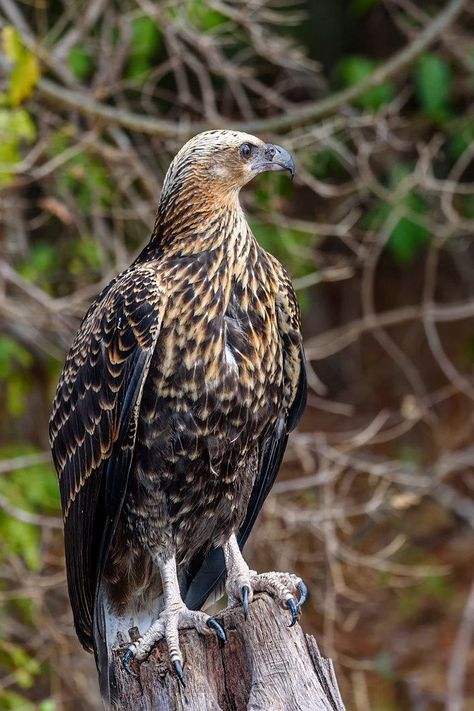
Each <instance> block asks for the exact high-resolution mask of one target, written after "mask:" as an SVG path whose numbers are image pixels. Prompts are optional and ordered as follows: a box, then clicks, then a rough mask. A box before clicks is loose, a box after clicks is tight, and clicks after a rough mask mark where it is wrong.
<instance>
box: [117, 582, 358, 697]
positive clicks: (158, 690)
mask: <svg viewBox="0 0 474 711" xmlns="http://www.w3.org/2000/svg"><path fill="white" fill-rule="evenodd" d="M217 618H218V619H219V621H221V622H222V624H223V626H224V628H225V630H226V634H227V639H228V641H227V643H226V644H222V643H220V642H219V641H218V640H217V638H216V637H215V636H214V635H213V636H203V635H200V634H198V633H197V632H196V631H194V630H189V631H187V630H184V631H183V632H182V633H181V635H180V641H181V650H182V652H183V656H184V670H185V676H186V688H184V689H183V688H180V686H179V684H178V680H177V678H176V676H175V675H174V674H173V672H172V671H171V666H170V664H169V661H168V657H167V650H166V645H165V643H164V642H160V643H159V644H158V645H157V646H156V648H155V649H154V650H153V651H152V653H151V654H150V656H149V657H148V659H147V660H146V661H144V662H142V664H138V663H135V665H134V670H135V671H136V673H137V676H132V675H131V674H129V673H127V672H126V671H125V669H124V667H123V663H122V656H123V652H119V651H117V652H116V653H115V656H114V670H115V674H116V679H117V702H116V706H115V708H117V709H121V710H123V711H125V710H127V711H128V710H130V711H132V710H133V711H181V710H182V709H183V710H186V711H244V710H247V709H248V710H249V711H344V704H343V702H342V699H341V696H340V694H339V690H338V686H337V681H336V677H335V674H334V669H333V665H332V662H331V661H330V660H329V659H324V658H323V657H321V655H320V654H319V650H318V647H317V644H316V641H315V639H314V638H313V637H310V636H309V635H305V634H304V632H303V630H302V629H301V627H300V626H299V625H298V624H296V625H295V626H294V627H292V628H290V627H288V624H289V619H290V615H289V612H288V611H285V610H283V609H281V608H280V607H279V606H278V605H277V604H276V603H275V602H274V601H273V600H271V599H270V598H269V597H267V596H266V595H260V596H258V597H257V598H256V599H255V600H254V601H253V603H252V604H251V606H250V611H249V617H248V620H247V621H245V620H244V617H243V614H242V610H241V608H231V609H227V610H224V611H223V612H222V613H221V614H220V615H218V616H217Z"/></svg>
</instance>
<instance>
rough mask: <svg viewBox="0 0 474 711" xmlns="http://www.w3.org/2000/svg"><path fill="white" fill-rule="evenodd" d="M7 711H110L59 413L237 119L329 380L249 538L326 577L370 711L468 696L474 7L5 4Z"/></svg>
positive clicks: (349, 667) (270, 238)
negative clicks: (187, 176)
mask: <svg viewBox="0 0 474 711" xmlns="http://www.w3.org/2000/svg"><path fill="white" fill-rule="evenodd" d="M0 29H1V43H0V44H1V49H0V216H1V217H0V398H1V403H2V407H1V409H0V540H1V545H0V708H1V709H15V710H20V709H21V710H24V711H30V710H31V709H41V711H60V710H61V711H62V710H66V709H75V710H78V711H81V710H82V709H91V708H97V709H99V708H101V706H100V701H99V696H98V691H97V686H96V683H95V669H94V664H93V660H92V659H91V657H90V656H88V655H87V654H86V653H84V652H83V651H82V649H81V648H80V645H79V643H78V642H77V639H76V637H75V634H74V631H73V628H72V621H71V615H70V611H69V606H68V601H67V595H66V588H65V575H64V565H63V552H62V534H61V520H60V516H59V496H58V490H57V483H56V478H55V474H54V472H53V468H52V465H51V461H50V455H49V447H48V439H47V421H48V416H49V407H50V402H51V399H52V396H53V393H54V388H55V385H56V382H57V379H58V376H59V372H60V369H61V367H62V363H63V359H64V356H65V352H66V350H67V348H68V346H69V345H70V342H71V339H72V335H73V333H74V331H75V329H76V328H77V326H78V324H79V322H80V319H81V317H82V315H83V314H84V312H85V310H86V308H87V306H88V304H89V303H90V301H91V300H92V299H93V297H94V296H95V294H96V293H97V292H98V291H99V290H100V288H101V287H102V286H103V285H104V284H105V283H106V282H107V281H108V280H109V279H110V278H111V277H112V276H113V275H114V274H115V273H116V272H118V271H119V270H121V269H122V268H123V267H124V266H126V265H127V264H128V263H129V262H130V261H131V259H132V258H133V256H134V255H135V254H137V252H138V251H139V250H140V249H141V247H142V246H143V245H144V243H145V242H146V240H147V239H148V235H149V233H150V229H151V226H152V224H153V220H154V211H155V209H156V205H157V201H158V196H159V192H160V186H161V183H162V180H163V176H164V173H165V171H166V168H167V166H168V164H169V161H170V159H171V157H172V156H173V154H174V153H175V152H176V150H177V149H178V148H179V147H180V146H181V145H182V144H183V143H184V141H185V140H186V138H187V137H189V136H190V135H192V134H193V133H196V132H197V131H199V130H201V129H203V128H208V127H222V126H232V127H234V128H243V129H244V130H249V131H251V132H254V133H257V134H258V135H260V136H261V137H262V138H264V139H266V140H273V141H276V142H279V143H281V144H283V145H284V146H285V147H286V148H288V149H289V150H291V151H292V152H293V153H294V155H295V157H296V161H297V166H298V172H297V177H296V179H295V181H294V183H293V184H290V182H289V181H288V180H287V179H286V178H281V177H279V176H274V175H267V176H262V177H261V179H259V180H258V181H256V182H255V183H254V184H253V185H251V186H250V188H249V189H247V190H246V192H245V194H244V195H243V202H244V204H245V207H246V209H247V211H248V214H249V220H250V222H251V225H252V227H253V229H254V232H255V234H256V236H257V238H258V239H259V240H260V242H261V243H262V244H263V245H264V246H265V247H266V248H267V249H269V250H270V251H272V252H273V253H274V254H276V255H277V256H278V257H279V258H280V259H281V260H282V261H283V262H284V264H285V265H286V266H287V268H288V269H289V270H290V272H291V273H292V276H293V278H294V282H295V285H296V287H297V289H298V293H299V297H300V300H301V304H302V308H303V319H304V331H305V337H306V349H307V356H308V362H309V377H310V385H311V393H310V398H309V407H308V411H307V414H306V416H305V419H304V421H303V423H302V425H301V427H300V428H299V431H298V432H297V433H295V435H294V436H293V437H292V439H291V443H290V446H289V448H288V452H287V456H286V459H285V466H284V469H283V472H282V474H281V475H280V477H279V480H278V482H277V484H276V485H275V488H274V490H273V493H272V496H271V497H270V498H269V500H268V502H267V504H266V506H265V510H264V513H263V514H262V516H261V519H260V522H259V524H258V526H257V527H256V529H255V532H254V535H253V537H252V539H251V542H250V543H249V545H248V549H247V556H248V557H249V558H250V560H251V561H252V563H253V564H254V565H255V566H256V567H258V568H259V569H262V570H263V569H277V570H295V571H296V572H298V573H299V574H300V575H302V576H303V577H304V578H305V579H306V581H307V582H308V583H309V587H310V593H311V597H310V601H309V603H308V604H307V607H306V610H305V613H304V616H303V623H304V626H305V628H306V630H307V631H309V632H313V633H315V634H316V635H317V638H318V642H319V644H320V646H321V649H322V651H323V653H324V654H325V655H328V656H331V657H332V659H333V660H334V661H335V663H336V668H337V672H338V678H339V681H340V685H341V688H342V692H343V696H344V698H345V700H346V704H347V708H348V709H356V710H357V711H369V710H373V711H394V710H396V709H413V710H414V711H437V710H438V709H449V711H461V709H466V711H467V709H468V708H474V650H473V646H472V638H473V629H474V587H473V582H472V580H473V570H474V565H473V564H474V546H473V544H474V532H473V529H474V500H473V491H474V445H473V432H474V408H473V399H474V379H473V371H472V368H473V363H474V244H473V228H474V102H473V93H474V35H473V29H474V6H473V3H472V1H471V2H468V1H464V2H463V0H451V1H450V2H438V1H437V0H432V1H429V2H414V1H413V0H307V1H306V2H304V1H302V2H299V3H297V2H290V0H235V1H232V2H231V0H187V1H186V2H176V1H174V0H164V1H163V2H154V1H152V0H72V1H66V0H50V1H46V0H21V1H18V2H15V0H0Z"/></svg>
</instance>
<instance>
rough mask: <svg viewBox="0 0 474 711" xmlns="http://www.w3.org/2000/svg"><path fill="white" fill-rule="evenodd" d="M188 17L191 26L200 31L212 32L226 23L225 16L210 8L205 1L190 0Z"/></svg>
mask: <svg viewBox="0 0 474 711" xmlns="http://www.w3.org/2000/svg"><path fill="white" fill-rule="evenodd" d="M188 17H189V20H190V21H191V22H192V23H193V25H195V26H196V27H199V28H200V29H201V30H213V29H214V28H216V27H219V26H220V25H222V24H223V23H225V22H228V18H227V17H226V16H225V15H223V14H222V13H221V12H219V11H218V10H215V9H214V8H212V7H210V6H209V5H208V3H207V2H206V1H205V0H191V2H190V5H189V13H188Z"/></svg>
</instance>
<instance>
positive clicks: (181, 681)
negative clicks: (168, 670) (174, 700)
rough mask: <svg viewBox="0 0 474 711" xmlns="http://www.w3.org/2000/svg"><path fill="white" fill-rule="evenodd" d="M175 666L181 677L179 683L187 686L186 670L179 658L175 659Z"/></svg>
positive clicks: (178, 675)
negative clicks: (185, 681)
mask: <svg viewBox="0 0 474 711" xmlns="http://www.w3.org/2000/svg"><path fill="white" fill-rule="evenodd" d="M173 667H174V670H175V672H176V676H177V677H178V679H179V683H180V684H181V686H182V687H183V688H184V687H185V686H186V684H185V683H184V671H183V667H182V666H181V662H180V661H179V659H175V660H174V662H173Z"/></svg>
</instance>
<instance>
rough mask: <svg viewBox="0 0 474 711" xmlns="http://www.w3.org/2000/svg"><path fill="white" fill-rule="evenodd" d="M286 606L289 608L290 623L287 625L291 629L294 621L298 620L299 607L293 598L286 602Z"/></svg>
mask: <svg viewBox="0 0 474 711" xmlns="http://www.w3.org/2000/svg"><path fill="white" fill-rule="evenodd" d="M286 605H287V607H289V608H290V612H291V622H290V624H289V627H293V625H294V624H296V621H297V619H298V612H299V605H298V603H297V602H296V600H295V598H294V597H290V598H289V599H288V600H287V601H286Z"/></svg>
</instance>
